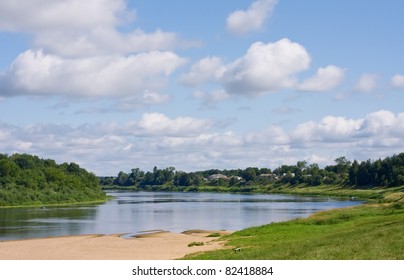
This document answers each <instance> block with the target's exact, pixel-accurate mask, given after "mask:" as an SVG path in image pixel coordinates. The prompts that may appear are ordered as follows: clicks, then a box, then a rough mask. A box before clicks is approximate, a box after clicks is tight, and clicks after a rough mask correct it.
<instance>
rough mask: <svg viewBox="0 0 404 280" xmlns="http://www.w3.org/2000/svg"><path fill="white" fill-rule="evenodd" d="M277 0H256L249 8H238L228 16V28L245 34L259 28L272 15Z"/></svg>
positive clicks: (236, 32) (238, 33)
mask: <svg viewBox="0 0 404 280" xmlns="http://www.w3.org/2000/svg"><path fill="white" fill-rule="evenodd" d="M277 2H278V1H277V0H256V1H254V2H253V3H252V4H251V6H250V7H249V8H248V9H247V10H245V11H244V10H238V11H235V12H233V13H231V14H230V15H229V16H228V17H227V30H228V31H229V32H231V33H233V34H237V35H243V34H246V33H249V32H251V31H255V30H259V29H260V28H262V26H263V25H264V23H265V21H266V20H267V19H268V17H269V16H270V15H271V13H272V11H273V9H274V7H275V5H276V3H277Z"/></svg>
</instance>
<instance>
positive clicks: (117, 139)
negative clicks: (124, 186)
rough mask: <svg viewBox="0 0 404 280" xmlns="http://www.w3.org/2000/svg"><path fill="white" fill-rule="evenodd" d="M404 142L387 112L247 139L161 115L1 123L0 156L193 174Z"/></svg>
mask: <svg viewBox="0 0 404 280" xmlns="http://www.w3.org/2000/svg"><path fill="white" fill-rule="evenodd" d="M403 138H404V113H393V112H390V111H385V110H381V111H377V112H372V113H369V114H367V115H366V116H364V117H362V118H356V119H353V118H347V117H344V116H325V117H324V118H322V119H321V120H318V121H308V122H303V123H300V124H298V125H296V126H295V127H294V128H292V129H290V130H285V129H284V128H282V127H280V126H274V125H270V126H268V127H267V128H264V129H262V130H257V131H249V132H244V133H240V132H234V131H228V130H227V131H222V129H220V130H219V131H217V123H216V122H215V121H212V120H209V119H197V118H190V117H174V118H171V117H168V116H166V115H164V114H161V113H146V114H143V115H142V116H141V117H140V118H139V119H138V120H134V121H130V122H127V123H114V122H105V123H95V124H89V123H86V124H83V125H80V126H71V125H56V124H35V125H30V126H26V127H25V126H19V125H10V124H7V123H1V122H0V140H1V141H0V150H1V151H3V152H5V153H14V152H20V153H23V152H26V153H33V154H37V155H39V156H42V157H47V158H49V157H50V158H55V159H56V160H59V161H74V162H78V163H79V164H81V165H83V166H84V167H85V168H88V169H89V170H91V171H93V172H96V174H98V175H115V174H117V172H118V171H120V170H130V168H133V167H140V168H142V169H146V170H147V169H150V168H152V167H153V166H155V165H157V166H159V167H162V168H164V167H167V166H175V167H176V168H177V169H180V170H181V169H182V170H186V171H192V170H201V169H209V168H223V169H224V168H227V169H229V168H245V167H248V166H260V167H270V168H274V167H277V166H279V165H281V164H295V163H296V162H297V161H298V160H308V161H310V162H312V161H314V162H318V160H320V161H321V162H318V163H327V159H330V161H329V163H332V159H334V158H336V157H338V156H341V155H344V156H347V157H348V158H352V157H353V156H355V158H356V159H358V160H366V159H369V158H377V157H385V156H391V155H392V154H394V153H399V152H402V151H403V148H404V144H403V141H402V139H403ZM333 156H334V157H333ZM352 159H353V158H352ZM134 164H135V166H134Z"/></svg>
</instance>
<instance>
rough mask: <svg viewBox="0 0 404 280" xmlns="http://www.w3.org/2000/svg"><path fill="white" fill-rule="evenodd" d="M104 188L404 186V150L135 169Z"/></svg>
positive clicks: (103, 181)
mask: <svg viewBox="0 0 404 280" xmlns="http://www.w3.org/2000/svg"><path fill="white" fill-rule="evenodd" d="M101 184H102V185H103V186H104V187H111V186H119V187H123V188H129V187H130V188H135V189H141V190H149V191H150V190H181V191H184V190H185V191H193V190H200V188H198V186H212V187H218V188H219V187H220V188H221V189H222V190H223V188H228V189H231V191H245V192H248V191H250V190H251V188H250V187H249V186H256V185H268V184H274V185H276V184H290V185H297V184H305V185H308V186H319V185H322V184H339V185H345V186H353V187H356V188H369V187H375V186H383V187H394V186H401V185H404V153H400V154H399V155H393V156H392V157H387V158H385V159H378V160H376V161H371V160H367V161H362V162H358V161H357V160H354V161H353V162H351V161H349V160H347V159H346V158H345V157H340V158H337V159H335V164H334V165H329V166H326V167H325V168H320V167H319V166H318V164H315V163H314V164H310V165H309V164H308V163H307V162H306V161H299V162H297V163H296V164H295V165H282V166H280V167H278V168H276V169H274V170H272V171H271V170H270V169H269V168H257V167H249V168H246V169H244V170H242V169H233V170H218V169H211V170H206V171H197V172H189V173H187V172H182V171H176V170H175V168H174V167H168V168H165V169H158V168H157V167H154V169H153V171H148V172H144V171H142V170H140V169H139V168H134V169H132V170H131V172H129V173H125V172H123V171H121V172H119V174H118V175H117V176H116V177H102V178H101Z"/></svg>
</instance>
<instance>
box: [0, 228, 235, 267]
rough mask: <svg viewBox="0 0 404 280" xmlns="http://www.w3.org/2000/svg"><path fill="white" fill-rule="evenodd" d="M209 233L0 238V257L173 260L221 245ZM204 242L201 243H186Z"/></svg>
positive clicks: (19, 258) (9, 258)
mask: <svg viewBox="0 0 404 280" xmlns="http://www.w3.org/2000/svg"><path fill="white" fill-rule="evenodd" d="M211 233H220V234H221V235H225V234H229V233H230V232H226V231H202V230H194V231H187V232H184V233H172V232H161V231H160V232H154V233H147V234H142V235H137V236H136V237H134V238H122V237H121V236H122V235H121V234H115V235H79V236H66V237H49V238H41V239H26V240H15V241H0V260H172V259H177V258H181V257H183V256H185V255H187V254H191V253H195V252H200V251H208V250H215V249H220V248H223V246H224V245H223V242H219V241H217V239H218V237H208V235H210V234H211ZM192 242H203V245H202V246H188V244H190V243H192Z"/></svg>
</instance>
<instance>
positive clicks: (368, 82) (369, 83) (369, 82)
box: [354, 74, 379, 92]
mask: <svg viewBox="0 0 404 280" xmlns="http://www.w3.org/2000/svg"><path fill="white" fill-rule="evenodd" d="M378 78H379V76H378V75H376V74H363V75H361V76H360V78H359V80H358V82H357V83H356V85H355V87H354V90H356V91H360V92H370V91H372V90H374V89H375V88H376V86H377V79H378Z"/></svg>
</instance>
